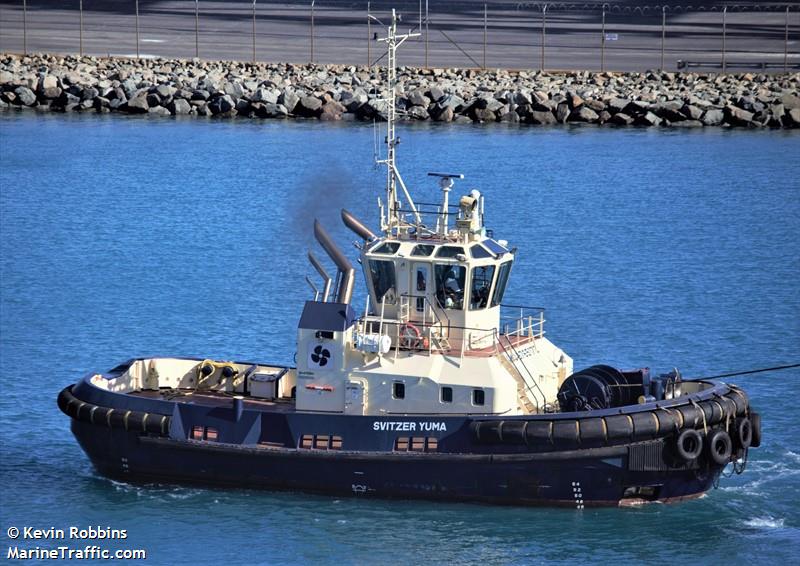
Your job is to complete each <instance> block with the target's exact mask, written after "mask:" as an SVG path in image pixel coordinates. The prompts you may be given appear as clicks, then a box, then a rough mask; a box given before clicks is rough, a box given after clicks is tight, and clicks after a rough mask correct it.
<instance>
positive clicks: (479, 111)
mask: <svg viewBox="0 0 800 566" xmlns="http://www.w3.org/2000/svg"><path fill="white" fill-rule="evenodd" d="M472 119H473V120H474V121H475V122H481V123H483V122H495V121H496V120H497V117H496V116H495V115H494V112H492V111H491V110H489V109H488V108H473V110H472Z"/></svg>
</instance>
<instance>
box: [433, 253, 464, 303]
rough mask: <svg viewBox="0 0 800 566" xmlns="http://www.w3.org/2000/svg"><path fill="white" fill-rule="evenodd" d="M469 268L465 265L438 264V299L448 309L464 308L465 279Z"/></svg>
mask: <svg viewBox="0 0 800 566" xmlns="http://www.w3.org/2000/svg"><path fill="white" fill-rule="evenodd" d="M466 276H467V268H466V267H464V266H463V265H449V264H439V265H437V266H436V299H437V300H438V301H439V304H440V305H441V306H442V307H444V308H446V309H455V310H462V309H463V308H464V281H465V279H466Z"/></svg>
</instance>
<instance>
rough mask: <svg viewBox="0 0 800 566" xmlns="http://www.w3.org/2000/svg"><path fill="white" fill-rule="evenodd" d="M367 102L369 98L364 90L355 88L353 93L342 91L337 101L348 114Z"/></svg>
mask: <svg viewBox="0 0 800 566" xmlns="http://www.w3.org/2000/svg"><path fill="white" fill-rule="evenodd" d="M368 100H369V96H367V93H366V92H365V91H364V89H361V88H357V89H355V90H354V91H353V92H350V91H347V90H346V91H344V92H343V93H342V96H341V97H340V99H339V102H341V103H342V104H343V105H344V107H345V108H347V111H348V112H356V111H357V110H358V109H359V108H361V107H362V106H363V105H364V104H366V103H367V101H368Z"/></svg>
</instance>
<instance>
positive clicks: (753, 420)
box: [750, 413, 761, 448]
mask: <svg viewBox="0 0 800 566" xmlns="http://www.w3.org/2000/svg"><path fill="white" fill-rule="evenodd" d="M750 424H751V425H752V426H753V441H752V442H751V443H750V447H751V448H758V447H759V446H761V415H759V414H758V413H750Z"/></svg>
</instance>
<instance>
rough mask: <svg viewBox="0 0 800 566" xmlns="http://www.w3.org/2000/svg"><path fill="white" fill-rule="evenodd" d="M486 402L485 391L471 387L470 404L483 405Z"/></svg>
mask: <svg viewBox="0 0 800 566" xmlns="http://www.w3.org/2000/svg"><path fill="white" fill-rule="evenodd" d="M485 403H486V393H485V392H484V391H483V389H473V390H472V404H473V405H484V404H485Z"/></svg>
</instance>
